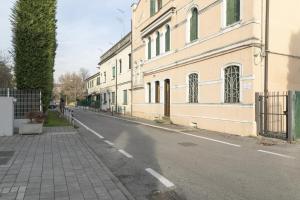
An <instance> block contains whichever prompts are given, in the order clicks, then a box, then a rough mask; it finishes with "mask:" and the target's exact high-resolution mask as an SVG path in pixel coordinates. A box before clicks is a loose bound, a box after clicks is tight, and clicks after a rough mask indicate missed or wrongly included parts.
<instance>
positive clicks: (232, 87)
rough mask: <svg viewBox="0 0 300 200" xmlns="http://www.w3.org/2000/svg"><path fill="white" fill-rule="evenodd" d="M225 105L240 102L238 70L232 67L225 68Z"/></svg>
mask: <svg viewBox="0 0 300 200" xmlns="http://www.w3.org/2000/svg"><path fill="white" fill-rule="evenodd" d="M224 75H225V77H224V79H225V87H224V90H225V91H224V92H225V103H239V102H240V68H239V66H236V65H232V66H229V67H226V68H225V72H224Z"/></svg>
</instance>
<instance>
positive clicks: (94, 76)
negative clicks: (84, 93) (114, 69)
mask: <svg viewBox="0 0 300 200" xmlns="http://www.w3.org/2000/svg"><path fill="white" fill-rule="evenodd" d="M97 76H100V72H97V73H96V74H93V75H92V76H90V77H88V78H87V79H85V81H89V80H92V79H94V78H96V77H97Z"/></svg>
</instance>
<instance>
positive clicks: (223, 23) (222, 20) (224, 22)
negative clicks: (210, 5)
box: [221, 0, 244, 29]
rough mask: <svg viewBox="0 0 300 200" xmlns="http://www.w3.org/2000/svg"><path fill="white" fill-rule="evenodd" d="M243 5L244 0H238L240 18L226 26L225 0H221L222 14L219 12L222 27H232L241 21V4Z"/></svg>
mask: <svg viewBox="0 0 300 200" xmlns="http://www.w3.org/2000/svg"><path fill="white" fill-rule="evenodd" d="M243 5H244V0H240V20H239V21H237V22H235V23H233V24H230V25H228V26H227V0H223V2H222V14H221V22H222V26H221V27H222V29H224V28H227V27H232V26H235V25H236V24H239V23H241V21H242V20H243V14H244V12H243V9H242V8H243V7H244V6H243Z"/></svg>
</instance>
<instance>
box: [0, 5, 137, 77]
mask: <svg viewBox="0 0 300 200" xmlns="http://www.w3.org/2000/svg"><path fill="white" fill-rule="evenodd" d="M57 1H58V3H57V20H58V23H57V26H58V29H57V34H58V35H57V43H58V49H57V56H56V61H55V74H54V77H55V80H56V82H57V80H58V77H59V76H60V75H62V74H64V73H66V72H77V71H79V69H80V68H86V69H88V71H89V73H90V75H92V74H93V73H96V72H97V64H98V63H99V61H100V55H101V54H103V53H104V52H105V51H107V50H108V49H109V48H110V47H112V46H113V44H114V43H116V42H118V41H119V40H120V39H121V38H122V36H125V35H126V34H127V33H128V32H129V31H130V19H131V4H132V2H133V0H57ZM14 2H15V0H0V51H3V52H4V53H5V52H7V51H8V50H10V49H11V34H12V33H11V24H10V15H11V8H12V7H13V5H14ZM122 21H123V22H122Z"/></svg>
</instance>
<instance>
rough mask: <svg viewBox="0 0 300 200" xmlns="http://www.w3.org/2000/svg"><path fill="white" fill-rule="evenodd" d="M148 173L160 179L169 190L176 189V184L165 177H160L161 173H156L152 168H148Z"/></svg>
mask: <svg viewBox="0 0 300 200" xmlns="http://www.w3.org/2000/svg"><path fill="white" fill-rule="evenodd" d="M145 170H146V171H147V172H148V173H150V174H151V175H152V176H154V177H155V178H156V179H158V180H159V181H160V182H161V183H162V184H164V185H165V186H166V187H167V188H171V187H174V186H175V185H174V183H172V182H171V181H169V180H168V179H166V178H165V177H163V176H162V175H160V174H159V173H157V172H156V171H154V170H153V169H151V168H147V169H145Z"/></svg>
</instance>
